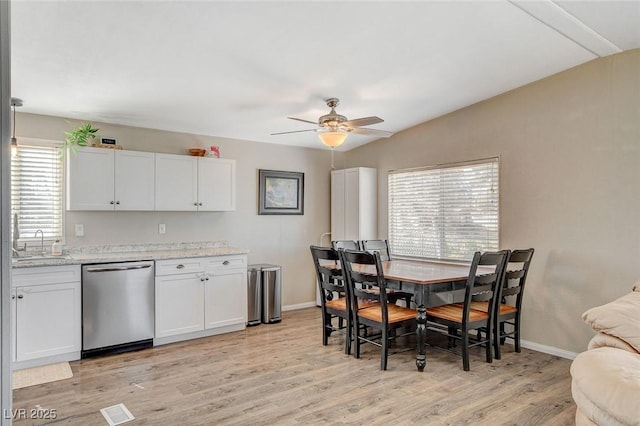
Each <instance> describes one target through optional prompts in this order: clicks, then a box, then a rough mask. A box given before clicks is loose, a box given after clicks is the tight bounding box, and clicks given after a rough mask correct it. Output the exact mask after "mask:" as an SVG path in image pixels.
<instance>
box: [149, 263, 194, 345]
mask: <svg viewBox="0 0 640 426" xmlns="http://www.w3.org/2000/svg"><path fill="white" fill-rule="evenodd" d="M202 276H203V274H202V273H199V274H195V273H187V274H180V275H166V276H157V277H156V338H161V337H168V336H174V335H177V334H184V333H191V332H194V331H200V330H203V329H204V325H203V323H202V318H203V317H204V304H203V303H202V292H203V289H204V282H203V281H202Z"/></svg>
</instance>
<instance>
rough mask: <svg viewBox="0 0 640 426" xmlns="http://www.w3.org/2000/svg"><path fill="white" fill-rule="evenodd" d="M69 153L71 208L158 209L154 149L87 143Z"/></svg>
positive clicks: (69, 207)
mask: <svg viewBox="0 0 640 426" xmlns="http://www.w3.org/2000/svg"><path fill="white" fill-rule="evenodd" d="M67 155H68V161H67V209H68V210H123V211H124V210H130V211H132V210H154V201H155V194H154V188H155V185H154V180H155V161H154V159H155V154H154V153H152V152H138V151H124V150H111V149H104V148H89V147H86V148H78V149H77V153H76V154H73V153H68V154H67Z"/></svg>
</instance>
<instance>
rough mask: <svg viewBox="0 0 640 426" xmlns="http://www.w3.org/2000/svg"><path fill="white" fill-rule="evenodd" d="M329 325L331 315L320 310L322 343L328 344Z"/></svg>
mask: <svg viewBox="0 0 640 426" xmlns="http://www.w3.org/2000/svg"><path fill="white" fill-rule="evenodd" d="M330 326H331V316H330V315H329V314H327V313H326V312H322V345H323V346H327V345H328V344H329V334H331V333H330V332H329V327H330Z"/></svg>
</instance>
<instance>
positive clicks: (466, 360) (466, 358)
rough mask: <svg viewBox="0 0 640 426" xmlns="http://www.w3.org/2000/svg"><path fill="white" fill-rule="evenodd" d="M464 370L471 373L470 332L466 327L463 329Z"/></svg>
mask: <svg viewBox="0 0 640 426" xmlns="http://www.w3.org/2000/svg"><path fill="white" fill-rule="evenodd" d="M460 337H461V338H462V368H463V369H464V371H469V370H470V368H469V332H468V330H467V328H466V327H463V328H462V336H460Z"/></svg>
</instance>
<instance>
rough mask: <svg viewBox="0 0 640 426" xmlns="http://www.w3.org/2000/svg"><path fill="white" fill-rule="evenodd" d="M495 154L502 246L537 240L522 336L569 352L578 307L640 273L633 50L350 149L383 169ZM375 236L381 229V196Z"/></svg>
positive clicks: (612, 294)
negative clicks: (498, 182)
mask: <svg viewBox="0 0 640 426" xmlns="http://www.w3.org/2000/svg"><path fill="white" fill-rule="evenodd" d="M492 156H500V167H501V176H500V177H501V186H502V188H501V192H500V202H501V210H500V224H501V229H500V244H501V247H502V248H526V247H534V248H535V249H536V253H535V256H534V259H533V263H532V267H531V268H532V269H531V271H530V275H529V279H528V282H527V289H526V295H525V299H524V308H523V315H524V328H523V338H524V339H526V340H528V341H531V342H535V343H537V344H542V345H548V346H552V347H555V348H560V349H564V350H567V351H571V352H579V351H582V350H584V349H585V347H586V345H587V342H588V340H589V338H590V337H591V336H592V332H591V330H590V329H589V328H588V327H587V326H586V325H585V324H583V323H582V321H581V319H580V315H581V314H582V312H583V311H585V310H586V309H587V308H589V307H591V306H595V305H598V304H602V303H605V302H607V301H610V300H611V299H613V298H616V297H618V296H621V295H623V294H625V293H626V292H628V291H629V290H630V289H631V286H632V284H633V282H634V281H635V280H636V279H638V278H640V268H639V267H638V265H639V264H640V260H639V258H640V224H639V223H640V219H639V217H640V216H639V213H640V50H635V51H630V52H626V53H622V54H618V55H614V56H611V57H607V58H603V59H599V60H596V61H593V62H590V63H587V64H584V65H582V66H579V67H576V68H573V69H571V70H568V71H566V72H562V73H560V74H557V75H554V76H551V77H549V78H546V79H544V80H541V81H538V82H536V83H533V84H530V85H528V86H525V87H522V88H519V89H516V90H513V91H511V92H509V93H506V94H503V95H501V96H498V97H495V98H492V99H490V100H487V101H485V102H481V103H478V104H476V105H473V106H470V107H468V108H465V109H462V110H459V111H456V112H454V113H451V114H448V115H446V116H444V117H441V118H438V119H435V120H432V121H430V122H427V123H423V124H421V125H419V126H416V127H414V128H411V129H409V130H407V131H404V132H401V133H399V134H396V135H395V136H393V137H392V138H390V139H386V140H379V141H377V142H375V143H372V144H368V145H365V146H363V147H361V148H358V149H354V150H352V151H349V152H348V153H347V163H348V165H349V166H352V165H358V166H369V167H376V168H378V176H379V182H378V184H379V190H378V191H379V199H380V200H385V199H387V182H386V179H387V172H388V171H389V170H393V169H402V168H409V167H418V166H426V165H434V164H440V163H448V162H455V161H465V160H472V159H478V158H486V157H492ZM378 214H379V218H378V232H379V234H380V236H381V237H383V236H386V234H387V208H386V205H385V204H384V203H380V206H379V209H378Z"/></svg>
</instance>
